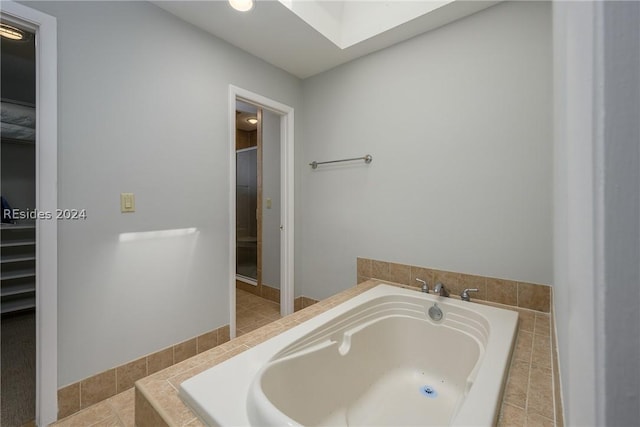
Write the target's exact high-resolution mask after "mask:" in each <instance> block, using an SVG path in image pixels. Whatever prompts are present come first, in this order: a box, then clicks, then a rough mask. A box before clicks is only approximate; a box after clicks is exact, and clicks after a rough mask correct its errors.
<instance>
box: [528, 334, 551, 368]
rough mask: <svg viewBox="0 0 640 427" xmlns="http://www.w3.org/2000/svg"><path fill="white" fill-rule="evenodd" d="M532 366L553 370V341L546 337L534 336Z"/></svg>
mask: <svg viewBox="0 0 640 427" xmlns="http://www.w3.org/2000/svg"><path fill="white" fill-rule="evenodd" d="M531 364H532V365H535V366H539V367H541V368H546V369H551V340H550V338H549V337H546V336H544V335H536V334H534V335H533V356H532V357H531Z"/></svg>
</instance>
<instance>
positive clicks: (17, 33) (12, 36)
mask: <svg viewBox="0 0 640 427" xmlns="http://www.w3.org/2000/svg"><path fill="white" fill-rule="evenodd" d="M0 36H2V37H4V38H6V39H9V40H22V39H23V38H24V31H22V30H21V29H19V28H16V27H12V26H11V25H7V24H0Z"/></svg>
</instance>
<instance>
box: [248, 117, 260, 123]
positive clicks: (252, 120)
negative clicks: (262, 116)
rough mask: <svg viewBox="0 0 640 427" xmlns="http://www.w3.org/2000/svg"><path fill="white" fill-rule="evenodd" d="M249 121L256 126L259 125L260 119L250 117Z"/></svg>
mask: <svg viewBox="0 0 640 427" xmlns="http://www.w3.org/2000/svg"><path fill="white" fill-rule="evenodd" d="M247 121H248V122H249V123H251V124H252V125H255V124H256V123H258V119H256V118H255V117H249V118H248V119H247Z"/></svg>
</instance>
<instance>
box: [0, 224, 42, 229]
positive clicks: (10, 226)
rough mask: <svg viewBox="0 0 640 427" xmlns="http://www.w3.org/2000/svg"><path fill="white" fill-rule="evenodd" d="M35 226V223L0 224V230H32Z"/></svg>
mask: <svg viewBox="0 0 640 427" xmlns="http://www.w3.org/2000/svg"><path fill="white" fill-rule="evenodd" d="M35 228H36V225H35V224H7V223H4V224H0V230H33V229H35Z"/></svg>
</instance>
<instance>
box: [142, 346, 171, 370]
mask: <svg viewBox="0 0 640 427" xmlns="http://www.w3.org/2000/svg"><path fill="white" fill-rule="evenodd" d="M171 365H173V347H169V348H165V349H164V350H160V351H157V352H155V353H153V354H150V355H149V356H147V370H148V374H149V375H151V374H154V373H156V372H158V371H161V370H163V369H164V368H168V367H169V366H171Z"/></svg>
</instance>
